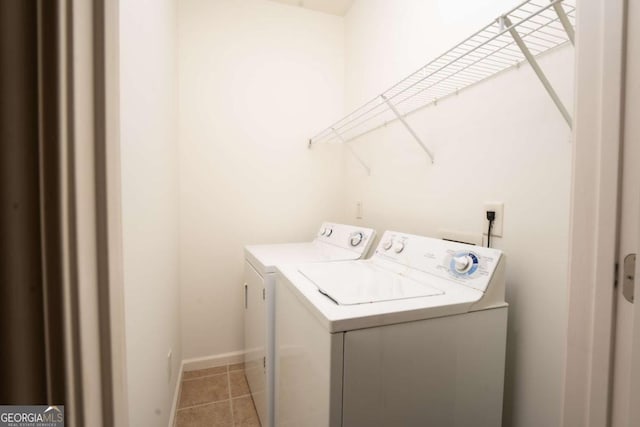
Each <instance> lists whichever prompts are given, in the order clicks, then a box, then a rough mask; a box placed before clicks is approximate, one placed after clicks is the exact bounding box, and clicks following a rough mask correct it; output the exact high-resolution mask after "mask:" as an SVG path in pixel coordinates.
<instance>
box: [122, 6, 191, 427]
mask: <svg viewBox="0 0 640 427" xmlns="http://www.w3.org/2000/svg"><path fill="white" fill-rule="evenodd" d="M176 14H177V11H176V2H175V1H174V0H161V1H159V0H129V1H123V2H120V73H121V74H120V85H121V96H120V114H121V135H120V140H121V166H122V218H123V240H124V242H123V245H124V248H123V250H124V281H125V283H124V287H125V317H126V318H125V322H126V342H127V352H126V354H127V373H128V393H129V425H131V426H149V427H151V426H161V425H167V423H168V420H169V409H170V407H171V403H172V398H173V391H174V389H175V384H176V380H177V377H178V370H179V366H180V361H181V359H182V352H181V339H180V311H179V310H180V305H179V300H180V293H179V281H178V279H179V277H178V205H177V200H178V133H177V114H178V109H177V83H178V77H177V56H176V42H177V27H176V25H177V21H176ZM169 349H172V350H173V366H172V371H173V375H172V377H171V378H169V374H168V362H167V353H168V351H169Z"/></svg>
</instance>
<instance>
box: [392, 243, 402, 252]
mask: <svg viewBox="0 0 640 427" xmlns="http://www.w3.org/2000/svg"><path fill="white" fill-rule="evenodd" d="M403 250H404V242H396V244H395V245H393V251H394V252H395V253H397V254H399V253H400V252H402V251H403Z"/></svg>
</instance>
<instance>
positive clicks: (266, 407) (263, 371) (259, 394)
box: [244, 223, 375, 427]
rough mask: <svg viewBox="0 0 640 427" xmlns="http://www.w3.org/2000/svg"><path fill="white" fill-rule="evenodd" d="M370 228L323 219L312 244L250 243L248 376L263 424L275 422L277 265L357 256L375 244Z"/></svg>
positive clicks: (247, 260) (246, 313) (246, 316)
mask: <svg viewBox="0 0 640 427" xmlns="http://www.w3.org/2000/svg"><path fill="white" fill-rule="evenodd" d="M374 237H375V231H374V230H372V229H370V228H363V227H356V226H351V225H344V224H335V223H324V224H322V226H321V227H320V231H319V232H318V234H317V236H316V238H315V239H314V240H313V241H311V242H305V243H287V244H274V245H252V246H246V247H245V274H244V276H245V283H244V308H245V310H244V351H245V356H244V362H245V374H246V377H247V382H248V383H249V388H250V390H251V395H252V397H253V401H254V404H255V406H256V411H257V412H258V416H259V417H260V423H261V424H262V426H263V427H271V426H273V425H274V424H273V408H274V406H273V395H274V391H273V390H274V369H273V366H274V358H273V348H274V329H275V325H274V301H275V299H274V292H273V290H274V287H275V265H276V264H283V263H301V262H305V263H312V262H331V261H346V260H356V259H359V258H361V257H363V256H365V255H366V254H367V252H368V250H369V248H370V247H371V244H372V242H373V240H374Z"/></svg>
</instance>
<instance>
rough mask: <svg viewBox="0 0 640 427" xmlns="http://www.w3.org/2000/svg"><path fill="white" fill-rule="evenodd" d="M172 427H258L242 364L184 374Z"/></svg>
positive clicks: (258, 423) (258, 422)
mask: <svg viewBox="0 0 640 427" xmlns="http://www.w3.org/2000/svg"><path fill="white" fill-rule="evenodd" d="M175 426H176V427H205V426H207V427H209V426H216V427H218V426H219V427H223V426H229V427H235V426H246V427H254V426H255V427H260V421H259V420H258V415H257V413H256V409H255V407H254V405H253V400H252V399H251V395H250V394H249V386H248V385H247V380H246V378H245V376H244V365H243V364H242V363H238V364H234V365H227V366H218V367H215V368H208V369H201V370H199V371H189V372H184V374H183V375H182V384H181V385H180V397H179V399H178V411H177V413H176V421H175Z"/></svg>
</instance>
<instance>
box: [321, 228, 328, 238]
mask: <svg viewBox="0 0 640 427" xmlns="http://www.w3.org/2000/svg"><path fill="white" fill-rule="evenodd" d="M325 234H327V229H326V228H323V229H322V230H320V235H321V236H324V235H325Z"/></svg>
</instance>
